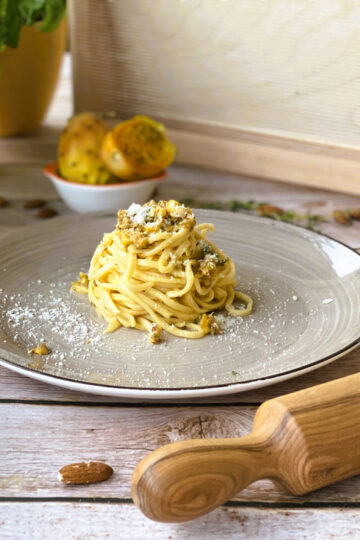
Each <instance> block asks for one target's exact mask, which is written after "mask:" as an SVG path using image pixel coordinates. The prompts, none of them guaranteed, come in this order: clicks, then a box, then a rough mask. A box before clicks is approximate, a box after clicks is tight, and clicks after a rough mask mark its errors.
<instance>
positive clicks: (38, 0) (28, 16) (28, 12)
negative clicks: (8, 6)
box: [19, 0, 46, 24]
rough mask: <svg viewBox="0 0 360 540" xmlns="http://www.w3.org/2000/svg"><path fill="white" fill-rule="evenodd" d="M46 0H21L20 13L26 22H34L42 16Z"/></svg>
mask: <svg viewBox="0 0 360 540" xmlns="http://www.w3.org/2000/svg"><path fill="white" fill-rule="evenodd" d="M45 1H46V0H20V1H19V13H20V15H21V17H22V19H23V21H24V23H25V24H33V23H34V22H35V21H36V20H38V19H39V17H40V16H41V12H40V10H41V9H42V8H43V7H44V5H45Z"/></svg>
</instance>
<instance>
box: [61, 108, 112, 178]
mask: <svg viewBox="0 0 360 540" xmlns="http://www.w3.org/2000/svg"><path fill="white" fill-rule="evenodd" d="M107 131H108V128H107V125H106V123H105V122H104V121H103V120H102V119H101V118H100V117H99V116H98V115H97V114H93V113H81V114H77V115H75V116H74V117H73V118H71V119H70V120H69V122H68V124H67V126H66V128H65V129H64V131H63V132H62V134H61V136H60V139H59V145H58V167H59V172H60V175H61V176H62V177H63V178H66V179H67V180H71V181H72V182H81V183H84V184H106V183H107V182H109V181H110V180H111V178H112V175H111V172H110V171H109V170H108V168H107V167H106V165H105V164H104V163H103V161H102V159H101V157H100V150H101V145H102V142H103V140H104V138H105V135H106V132H107Z"/></svg>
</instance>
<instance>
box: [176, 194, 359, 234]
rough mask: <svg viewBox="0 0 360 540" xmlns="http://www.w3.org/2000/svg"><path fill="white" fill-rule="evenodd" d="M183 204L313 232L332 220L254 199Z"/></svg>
mask: <svg viewBox="0 0 360 540" xmlns="http://www.w3.org/2000/svg"><path fill="white" fill-rule="evenodd" d="M182 203H183V204H185V205H186V206H192V207H193V208H206V209H210V210H224V211H229V212H237V211H238V210H239V211H247V212H252V213H255V212H257V213H258V214H259V215H260V216H262V217H269V218H272V219H276V220H278V221H285V222H287V223H295V224H298V225H303V226H304V227H306V228H307V229H311V230H316V229H315V226H316V225H318V224H319V223H320V222H324V221H329V219H331V218H330V217H327V216H321V215H318V214H312V213H311V212H306V213H305V214H299V213H296V212H294V211H292V210H284V209H282V208H279V207H278V206H274V205H272V204H269V203H266V202H257V201H254V200H252V199H251V200H248V201H239V200H237V199H231V200H230V201H225V202H222V201H214V202H213V201H210V202H202V201H195V200H194V199H184V200H183V201H182ZM359 216H360V212H359Z"/></svg>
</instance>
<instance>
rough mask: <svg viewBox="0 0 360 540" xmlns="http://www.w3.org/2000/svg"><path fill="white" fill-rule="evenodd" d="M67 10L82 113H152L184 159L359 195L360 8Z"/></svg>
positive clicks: (231, 0) (113, 6) (247, 5)
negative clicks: (165, 127)
mask: <svg viewBox="0 0 360 540" xmlns="http://www.w3.org/2000/svg"><path fill="white" fill-rule="evenodd" d="M69 11H70V15H71V21H72V25H71V26H72V50H73V61H74V88H75V93H74V98H75V109H76V110H77V111H78V112H80V111H82V110H84V108H85V109H88V110H97V111H107V110H115V111H116V112H117V113H118V116H119V118H127V117H129V116H131V115H134V114H139V113H142V114H147V115H152V116H155V117H157V118H158V119H160V120H163V121H164V122H165V124H166V125H167V126H168V127H169V128H171V131H170V134H171V136H172V138H173V139H174V141H175V143H176V145H177V146H178V148H179V154H178V160H180V161H185V162H188V163H192V164H199V165H203V166H211V167H216V168H219V169H223V170H230V171H235V172H240V173H242V174H248V175H251V176H259V177H265V178H276V179H279V180H284V181H293V182H297V183H305V184H307V185H317V186H322V187H325V188H327V189H336V190H340V191H341V190H344V191H349V192H353V193H359V191H360V190H359V182H358V175H357V171H358V165H359V159H360V158H359V156H360V153H359V150H360V146H359V138H358V127H359V122H360V120H359V119H360V114H359V110H360V101H359V95H360V93H359V89H360V86H359V73H360V71H359V70H360V67H359V66H360V56H359V37H358V33H357V23H356V21H357V20H358V18H359V16H360V8H359V5H358V4H357V3H355V2H348V1H347V0H341V1H339V2H333V1H329V0H320V1H318V2H315V3H314V2H308V0H301V1H299V2H296V4H294V3H287V4H286V5H285V6H284V5H283V2H281V0H271V1H270V0H269V1H266V2H264V1H262V0H255V1H254V0H245V1H243V2H240V3H239V2H238V1H237V0H227V1H226V2H221V1H220V0H199V1H197V2H192V1H188V2H180V1H175V0H174V1H172V2H169V1H168V0H156V1H155V2H154V1H153V0H141V1H138V2H131V1H130V0H128V1H125V2H106V3H104V2H102V3H101V2H99V0H86V1H85V0H83V1H82V2H78V1H76V0H73V1H70V3H69ZM164 20H165V21H166V25H164V24H163V21H164ZM94 28H96V30H97V31H96V32H94ZM95 51H96V54H95ZM155 59H156V60H155ZM348 149H353V150H354V151H353V152H352V153H351V152H349V151H348Z"/></svg>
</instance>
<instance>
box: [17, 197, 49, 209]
mask: <svg viewBox="0 0 360 540" xmlns="http://www.w3.org/2000/svg"><path fill="white" fill-rule="evenodd" d="M45 204H46V201H43V200H42V199H31V200H30V201H25V202H24V204H23V208H42V207H43V206H45Z"/></svg>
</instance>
